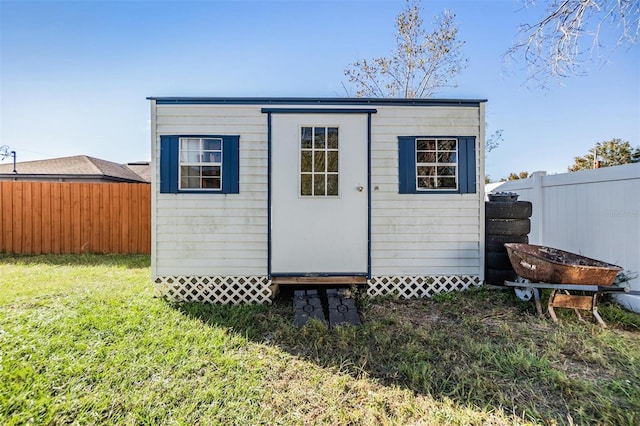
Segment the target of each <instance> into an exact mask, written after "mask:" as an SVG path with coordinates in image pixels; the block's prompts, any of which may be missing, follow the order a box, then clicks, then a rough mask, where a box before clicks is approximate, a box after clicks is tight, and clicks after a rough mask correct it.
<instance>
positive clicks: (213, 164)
mask: <svg viewBox="0 0 640 426" xmlns="http://www.w3.org/2000/svg"><path fill="white" fill-rule="evenodd" d="M188 140H198V141H199V145H200V146H199V149H198V151H197V152H198V154H197V155H198V157H200V158H201V159H202V158H203V155H204V153H205V152H214V153H215V152H220V161H217V162H215V161H214V162H204V161H195V162H191V161H183V160H182V154H183V153H184V152H193V150H183V149H182V142H183V141H185V142H186V141H188ZM205 140H218V141H220V149H219V150H218V149H216V150H205V149H204V148H203V143H204V141H205ZM223 164H224V139H223V138H221V137H188V136H183V137H180V138H178V190H179V191H198V192H201V191H222V188H223V185H224V183H223V176H222V168H223ZM183 167H198V168H200V185H201V186H200V188H193V187H186V188H184V187H182V176H183V175H182V168H183ZM202 167H219V168H220V175H219V177H218V179H219V181H220V187H219V188H205V187H202V178H203V175H202Z"/></svg>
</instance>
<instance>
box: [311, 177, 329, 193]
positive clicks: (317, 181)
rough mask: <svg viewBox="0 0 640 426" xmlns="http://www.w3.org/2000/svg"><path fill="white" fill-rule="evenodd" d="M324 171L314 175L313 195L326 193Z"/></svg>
mask: <svg viewBox="0 0 640 426" xmlns="http://www.w3.org/2000/svg"><path fill="white" fill-rule="evenodd" d="M325 177H326V175H325V174H324V173H316V174H314V175H313V195H316V196H317V195H326V194H325V191H324V179H325Z"/></svg>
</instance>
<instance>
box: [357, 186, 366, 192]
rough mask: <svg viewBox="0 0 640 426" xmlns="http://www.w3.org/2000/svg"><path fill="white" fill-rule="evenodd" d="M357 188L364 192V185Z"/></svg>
mask: <svg viewBox="0 0 640 426" xmlns="http://www.w3.org/2000/svg"><path fill="white" fill-rule="evenodd" d="M356 189H357V190H358V192H362V191H364V186H359V187H357V188H356Z"/></svg>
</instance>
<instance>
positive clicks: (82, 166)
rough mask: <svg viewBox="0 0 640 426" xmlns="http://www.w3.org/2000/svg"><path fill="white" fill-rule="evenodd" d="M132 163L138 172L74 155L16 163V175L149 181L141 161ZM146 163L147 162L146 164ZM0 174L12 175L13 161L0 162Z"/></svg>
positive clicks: (98, 159)
mask: <svg viewBox="0 0 640 426" xmlns="http://www.w3.org/2000/svg"><path fill="white" fill-rule="evenodd" d="M132 164H135V165H136V167H137V168H138V169H139V171H140V173H138V172H137V171H134V170H132V169H131V168H129V167H127V165H125V164H118V163H114V162H111V161H107V160H101V159H100V158H94V157H89V156H87V155H76V156H73V157H61V158H51V159H47V160H36V161H24V162H20V163H16V172H17V175H33V176H47V175H55V176H62V175H64V176H83V177H99V178H105V179H110V180H114V181H129V182H149V181H150V180H147V179H145V178H144V177H143V175H144V172H142V170H141V169H140V167H138V165H139V164H142V163H132ZM148 164H149V163H147V166H148ZM147 173H149V172H147ZM0 174H12V175H13V163H6V164H0ZM14 176H15V175H14Z"/></svg>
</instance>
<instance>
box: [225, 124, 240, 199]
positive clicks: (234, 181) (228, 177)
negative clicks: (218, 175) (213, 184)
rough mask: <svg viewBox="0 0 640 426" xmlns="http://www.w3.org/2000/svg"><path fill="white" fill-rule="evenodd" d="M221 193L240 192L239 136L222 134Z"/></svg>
mask: <svg viewBox="0 0 640 426" xmlns="http://www.w3.org/2000/svg"><path fill="white" fill-rule="evenodd" d="M222 140H223V142H222V143H223V144H224V145H223V147H222V152H223V153H224V154H223V158H222V193H223V194H239V193H240V136H223V139H222Z"/></svg>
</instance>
